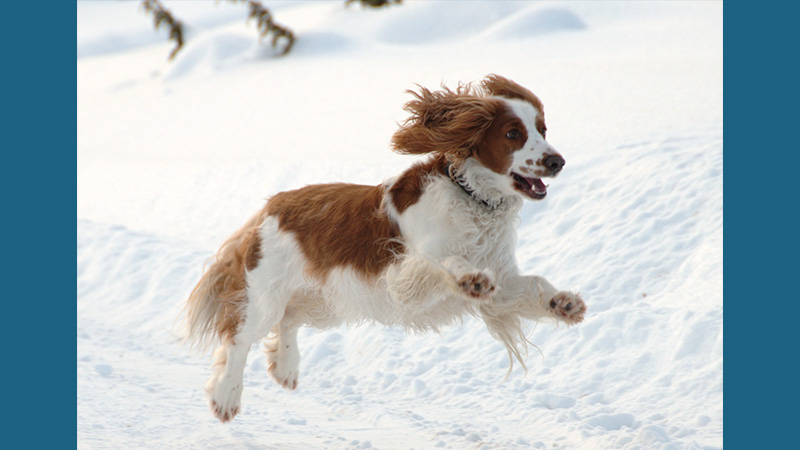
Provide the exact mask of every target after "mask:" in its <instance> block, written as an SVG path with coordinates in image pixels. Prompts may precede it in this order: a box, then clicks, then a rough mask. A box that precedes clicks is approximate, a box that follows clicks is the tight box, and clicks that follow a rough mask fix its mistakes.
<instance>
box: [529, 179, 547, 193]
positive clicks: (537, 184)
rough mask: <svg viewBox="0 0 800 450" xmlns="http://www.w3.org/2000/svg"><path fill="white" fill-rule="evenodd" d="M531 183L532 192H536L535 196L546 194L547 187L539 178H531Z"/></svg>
mask: <svg viewBox="0 0 800 450" xmlns="http://www.w3.org/2000/svg"><path fill="white" fill-rule="evenodd" d="M531 181H533V183H532V184H533V191H534V192H536V193H537V194H543V193H545V192H547V186H545V185H544V182H543V181H542V179H541V178H533V179H531Z"/></svg>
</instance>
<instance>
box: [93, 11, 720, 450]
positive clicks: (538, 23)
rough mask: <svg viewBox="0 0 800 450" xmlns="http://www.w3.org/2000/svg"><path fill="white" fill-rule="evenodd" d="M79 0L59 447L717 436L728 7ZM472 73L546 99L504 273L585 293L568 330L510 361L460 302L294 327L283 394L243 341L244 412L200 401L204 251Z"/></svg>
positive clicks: (581, 444)
mask: <svg viewBox="0 0 800 450" xmlns="http://www.w3.org/2000/svg"><path fill="white" fill-rule="evenodd" d="M163 3H164V4H165V6H166V7H167V8H168V9H170V10H172V12H173V13H174V14H175V16H176V17H178V18H179V19H180V20H183V21H184V23H185V24H186V26H187V30H188V31H187V41H186V45H185V48H184V49H183V50H182V51H181V53H179V54H178V56H177V57H176V59H175V60H174V61H172V62H168V61H167V56H168V55H169V52H170V50H171V49H172V46H173V44H172V43H171V42H168V41H167V34H166V32H165V31H164V30H161V31H160V32H156V31H154V30H153V29H152V20H151V18H150V17H148V16H146V15H145V14H144V13H143V12H142V11H141V10H140V8H139V2H135V1H134V2H82V1H81V2H78V5H77V18H78V36H77V75H78V85H77V104H78V110H77V119H78V120H77V132H78V141H77V166H78V172H77V181H78V185H77V200H78V209H77V221H78V223H77V227H78V236H77V263H78V267H77V288H78V290H77V314H78V322H77V349H78V353H77V394H78V395H77V412H78V417H77V444H78V448H148V449H149V448H191V449H196V448H222V447H226V448H266V449H308V448H314V449H373V448H374V449H410V448H414V449H418V450H419V449H429V448H430V449H432V448H450V449H464V448H482V449H523V448H524V449H527V448H534V449H539V448H540V449H545V448H574V449H599V448H602V449H631V450H632V449H656V450H657V449H661V450H667V449H718V448H722V440H723V439H722V436H723V434H722V430H723V414H722V406H723V370H722V367H723V344H722V342H723V339H722V338H723V331H722V329H723V327H722V323H723V320H722V317H723V307H722V238H723V231H722V230H723V226H722V225H723V219H722V217H723V216H722V210H723V197H722V180H723V167H722V93H723V88H722V86H723V84H722V3H721V2H524V1H522V2H511V1H509V2H505V1H491V2H480V1H470V2H458V3H456V2H449V1H437V2H414V1H408V0H406V1H404V2H403V3H402V4H401V5H395V6H391V7H388V8H384V9H381V10H369V9H362V8H361V7H359V6H357V5H351V6H350V7H348V8H345V7H344V2H343V1H341V2H340V1H332V2H264V4H265V5H266V6H267V7H269V8H270V9H271V10H272V11H273V13H274V15H275V20H276V21H277V22H278V23H280V24H282V25H285V26H287V27H289V28H291V29H292V30H294V31H295V33H296V35H297V36H298V41H297V43H296V45H295V46H294V48H293V49H292V51H291V53H290V54H288V55H287V56H285V57H276V56H275V55H276V54H277V51H276V50H274V49H272V48H271V47H270V46H269V42H268V41H264V42H263V43H259V41H258V38H257V33H256V30H255V28H254V24H253V23H252V22H248V21H247V20H246V15H247V11H246V8H245V7H244V6H242V5H235V4H231V3H229V2H210V1H207V2H188V1H182V2H177V1H168V0H167V1H164V2H163ZM488 73H498V74H501V75H504V76H507V77H509V78H511V79H513V80H515V81H517V82H519V83H521V84H522V85H524V86H527V87H529V88H531V90H533V91H534V92H535V93H536V94H537V95H538V96H539V97H540V98H541V99H542V100H543V102H544V105H545V109H546V113H547V122H548V140H549V141H550V143H551V144H553V146H554V147H555V148H557V149H558V150H559V151H560V152H561V153H562V154H563V155H564V156H565V158H566V160H567V165H566V167H565V169H564V172H563V173H562V174H561V175H560V176H559V177H558V178H557V179H555V180H552V181H551V182H550V188H549V189H548V190H549V195H548V197H547V199H545V200H543V201H541V202H535V203H534V202H531V203H527V204H526V206H525V207H524V208H523V210H522V217H521V219H522V220H521V224H520V227H519V239H518V240H519V242H518V251H517V255H518V259H519V263H520V266H521V268H522V269H523V272H525V273H531V274H539V275H543V276H545V277H546V278H548V279H549V280H550V281H552V282H553V283H554V284H555V285H556V286H559V287H563V288H566V289H571V290H576V291H579V292H581V294H582V296H583V298H584V299H585V300H586V301H587V304H588V308H589V309H588V313H587V316H586V319H585V321H584V322H583V323H581V324H579V325H577V326H574V327H569V328H567V327H564V326H560V327H554V326H553V325H550V324H538V325H536V324H530V333H529V337H530V339H531V340H532V341H533V342H534V343H535V344H536V346H537V348H538V349H536V348H534V349H531V352H530V354H529V357H528V360H527V365H528V368H529V371H528V373H527V374H526V373H525V372H524V371H523V370H522V368H521V367H519V365H517V366H515V368H514V369H513V371H512V373H511V375H510V376H509V378H508V380H506V381H505V382H504V381H503V379H504V377H505V375H506V371H507V369H508V360H507V356H506V352H505V349H504V347H503V346H502V345H501V344H500V343H499V342H496V341H494V340H493V339H492V338H491V336H490V335H489V333H488V331H486V329H485V326H484V325H483V324H482V323H480V322H478V321H477V320H475V319H472V318H469V319H465V320H464V322H463V324H461V325H457V326H453V327H450V328H448V329H446V330H445V331H444V332H442V333H441V334H438V335H436V334H429V335H407V334H405V333H404V332H403V331H402V330H400V329H395V328H385V327H381V326H377V325H363V326H360V327H357V328H351V329H348V328H344V327H342V328H339V329H334V330H329V331H319V330H315V329H309V328H305V329H302V330H301V332H300V334H299V343H300V350H301V357H302V359H301V364H300V372H301V373H300V384H299V388H298V390H297V391H295V392H286V391H284V390H283V389H282V388H281V387H279V386H277V385H276V384H275V383H274V382H273V381H272V380H271V379H270V378H269V376H268V375H267V373H266V363H265V358H264V356H263V354H262V353H261V350H260V349H253V350H252V352H251V355H250V357H249V359H248V364H247V368H246V370H245V389H244V394H243V411H242V413H241V414H240V415H239V416H237V417H236V418H235V419H234V421H233V422H232V423H230V424H226V425H222V424H220V423H219V422H217V421H216V419H214V418H213V416H212V415H211V413H210V412H209V411H208V408H207V406H206V404H205V399H204V392H203V385H204V382H205V379H206V377H207V376H208V374H209V370H210V358H209V355H208V354H198V353H195V352H192V351H190V350H189V349H188V348H186V347H184V346H182V345H181V344H180V343H179V342H178V341H177V338H176V332H175V329H174V325H175V320H176V318H177V317H178V315H179V313H180V310H181V308H182V306H183V302H184V301H185V299H186V297H187V295H188V293H189V292H190V291H191V289H192V287H193V286H194V284H195V283H196V282H197V280H198V279H199V276H200V274H201V270H202V266H203V262H204V261H205V260H206V259H207V258H208V257H209V256H211V255H212V254H213V253H214V252H215V251H216V249H217V247H218V246H219V245H220V244H221V242H222V241H223V240H224V239H225V238H226V237H227V236H228V235H229V234H230V233H231V232H233V231H234V230H235V229H236V228H238V226H239V225H241V224H242V223H243V222H244V221H245V220H246V219H247V218H248V217H249V216H250V215H251V214H252V213H253V212H254V211H256V210H258V209H259V208H260V207H261V206H262V205H263V202H264V200H265V199H266V198H268V197H269V196H271V195H273V194H275V193H277V192H279V191H282V190H287V189H293V188H298V187H301V186H304V185H307V184H312V183H319V182H329V181H348V182H355V183H368V184H376V183H379V182H381V181H382V180H383V179H385V178H387V177H389V176H392V175H395V174H397V173H399V172H400V171H402V170H403V169H404V168H405V167H407V166H408V165H410V164H411V163H412V162H413V161H415V159H414V158H412V157H408V156H400V155H396V154H393V153H392V152H391V151H390V150H389V145H388V143H389V139H390V137H391V135H392V133H393V132H394V130H395V129H396V127H397V123H398V122H401V121H402V120H403V119H404V118H405V113H404V112H403V111H402V109H401V106H402V105H403V103H404V102H406V101H407V100H408V99H409V96H408V94H406V93H405V90H406V89H413V88H415V84H417V83H418V84H420V85H422V86H427V87H431V88H436V87H438V86H439V85H440V84H441V83H442V82H446V83H447V84H448V85H449V86H454V85H455V84H456V83H457V82H459V81H472V80H478V79H480V78H482V77H483V76H484V75H486V74H488Z"/></svg>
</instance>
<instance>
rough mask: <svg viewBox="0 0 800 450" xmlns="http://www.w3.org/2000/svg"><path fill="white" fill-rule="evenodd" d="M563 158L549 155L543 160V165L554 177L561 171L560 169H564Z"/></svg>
mask: <svg viewBox="0 0 800 450" xmlns="http://www.w3.org/2000/svg"><path fill="white" fill-rule="evenodd" d="M565 163H566V161H564V158H562V157H561V156H559V155H550V156H548V157H547V158H545V159H544V165H545V166H546V167H547V168H548V169H550V172H551V173H552V174H553V175H555V174H557V173H558V172H560V171H561V168H562V167H564V164H565Z"/></svg>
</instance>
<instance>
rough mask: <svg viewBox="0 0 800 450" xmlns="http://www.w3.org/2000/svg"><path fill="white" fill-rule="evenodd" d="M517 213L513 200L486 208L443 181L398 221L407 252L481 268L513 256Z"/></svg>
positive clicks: (435, 185) (429, 190)
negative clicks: (451, 258)
mask: <svg viewBox="0 0 800 450" xmlns="http://www.w3.org/2000/svg"><path fill="white" fill-rule="evenodd" d="M518 211H519V205H518V204H517V203H516V202H514V201H513V199H512V201H510V202H508V203H504V204H501V205H500V206H498V207H497V208H488V207H486V206H485V205H484V204H482V203H480V202H478V201H476V200H474V199H472V198H470V197H469V196H467V195H465V194H464V192H463V191H461V190H460V189H458V188H457V187H455V186H453V185H452V184H451V183H450V182H449V180H447V181H442V182H438V183H433V184H432V185H431V186H430V187H429V188H428V189H426V191H425V192H424V193H423V195H422V196H421V197H420V199H419V201H418V202H417V203H416V204H415V205H413V206H412V207H410V208H408V210H406V211H405V213H404V214H403V215H401V216H400V218H399V219H400V220H399V221H398V222H399V224H400V230H401V232H402V234H403V239H404V241H405V242H406V243H407V245H408V246H409V250H410V251H418V252H421V253H423V254H426V255H427V256H431V257H436V258H443V257H448V256H454V255H457V256H461V257H463V258H465V259H466V260H468V261H471V262H473V263H474V264H479V265H482V266H484V265H486V263H487V262H488V261H496V260H498V259H504V258H506V257H507V256H509V255H507V254H508V253H512V254H513V251H514V242H515V226H516V222H517V213H518ZM492 265H494V264H492Z"/></svg>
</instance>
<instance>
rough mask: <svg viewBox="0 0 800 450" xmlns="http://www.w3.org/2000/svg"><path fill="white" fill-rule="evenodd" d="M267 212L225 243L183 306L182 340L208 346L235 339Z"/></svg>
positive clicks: (256, 217)
mask: <svg viewBox="0 0 800 450" xmlns="http://www.w3.org/2000/svg"><path fill="white" fill-rule="evenodd" d="M263 213H264V212H263V211H262V212H261V213H259V214H256V215H254V216H253V217H252V218H251V219H250V220H249V221H248V222H247V223H246V224H245V225H244V226H242V227H241V228H240V229H239V230H237V231H236V232H235V233H234V234H233V235H232V236H231V237H229V238H228V239H227V240H226V241H225V243H223V244H222V246H221V247H220V249H219V251H218V252H217V254H216V256H215V257H214V258H213V261H212V262H211V264H210V265H209V266H208V268H207V269H206V270H205V273H204V274H203V276H202V278H200V281H199V282H198V283H197V286H195V287H194V289H193V290H192V293H191V294H189V299H188V300H187V301H186V306H185V307H184V309H183V313H182V315H183V324H184V330H183V336H182V338H183V340H184V342H186V343H188V344H189V345H190V346H192V347H194V348H199V349H201V350H209V349H211V348H213V347H214V346H215V345H216V344H217V343H218V342H220V341H223V340H233V337H234V336H235V335H236V332H237V330H238V328H239V324H240V323H241V321H242V318H243V317H244V315H243V313H244V307H245V305H246V304H247V282H246V278H245V277H246V273H247V271H248V270H251V269H252V268H254V267H255V265H256V264H257V263H258V260H259V259H260V257H261V239H260V236H259V232H258V231H259V227H260V225H261V222H262V221H263V219H264V214H263Z"/></svg>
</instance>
